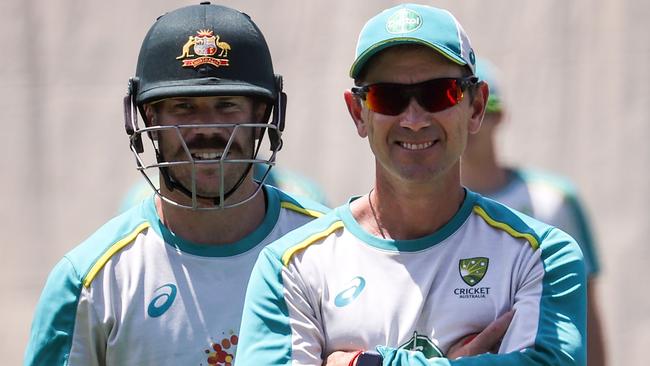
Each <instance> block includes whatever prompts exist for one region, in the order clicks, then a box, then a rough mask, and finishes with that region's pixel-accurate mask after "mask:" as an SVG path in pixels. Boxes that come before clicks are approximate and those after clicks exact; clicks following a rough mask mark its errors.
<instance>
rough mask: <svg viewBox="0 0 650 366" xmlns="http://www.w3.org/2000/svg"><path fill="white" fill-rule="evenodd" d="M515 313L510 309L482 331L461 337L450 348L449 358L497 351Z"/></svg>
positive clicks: (453, 358)
mask: <svg viewBox="0 0 650 366" xmlns="http://www.w3.org/2000/svg"><path fill="white" fill-rule="evenodd" d="M514 315H515V311H514V310H510V311H508V312H507V313H505V314H503V315H501V316H500V317H498V318H497V319H496V320H495V321H493V322H492V323H490V325H488V326H487V328H485V329H483V331H481V333H474V334H470V335H467V336H465V337H463V338H461V339H460V341H458V342H457V343H456V344H454V345H453V346H451V347H450V348H449V351H448V352H447V358H448V359H450V360H455V359H457V358H459V357H465V356H476V355H480V354H482V353H486V352H493V353H496V352H497V351H498V348H499V344H500V343H501V340H502V339H503V336H504V335H505V334H506V331H507V330H508V327H509V326H510V322H511V321H512V317H513V316H514Z"/></svg>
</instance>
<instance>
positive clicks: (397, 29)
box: [350, 4, 476, 79]
mask: <svg viewBox="0 0 650 366" xmlns="http://www.w3.org/2000/svg"><path fill="white" fill-rule="evenodd" d="M399 44H419V45H424V46H427V47H431V48H432V49H434V50H435V51H437V52H439V53H440V54H441V55H443V56H445V57H446V58H448V59H449V60H451V61H452V62H454V63H456V64H458V65H461V66H467V67H469V69H470V70H471V71H472V73H475V72H476V59H475V56H474V51H473V50H472V45H471V44H470V42H469V37H467V34H465V31H464V30H463V27H462V26H461V25H460V23H459V22H458V20H456V18H455V17H454V16H453V15H452V14H451V13H450V12H449V11H447V10H444V9H438V8H434V7H432V6H427V5H418V4H402V5H398V6H395V7H393V8H390V9H386V10H384V11H382V12H381V13H379V14H378V15H376V16H375V17H373V18H372V19H370V20H369V21H368V22H367V23H366V24H365V25H364V26H363V29H361V33H360V34H359V40H358V42H357V50H356V55H355V60H354V63H353V64H352V67H351V68H350V77H352V78H353V79H356V78H357V77H358V76H359V74H360V72H361V70H362V69H363V67H364V66H365V65H366V63H367V62H368V60H369V59H370V58H371V57H372V56H374V55H375V54H377V53H378V52H379V51H382V50H384V49H386V48H388V47H392V46H396V45H399Z"/></svg>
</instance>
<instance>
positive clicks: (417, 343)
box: [399, 332, 444, 359]
mask: <svg viewBox="0 0 650 366" xmlns="http://www.w3.org/2000/svg"><path fill="white" fill-rule="evenodd" d="M399 348H400V349H403V350H407V351H413V352H421V353H422V354H423V355H424V357H426V358H427V359H430V358H434V357H444V355H443V354H442V351H441V350H440V348H438V346H436V345H435V343H433V341H431V339H429V337H427V336H425V335H421V334H418V332H413V337H411V339H409V340H408V341H407V342H406V343H404V344H403V345H401V346H400V347H399Z"/></svg>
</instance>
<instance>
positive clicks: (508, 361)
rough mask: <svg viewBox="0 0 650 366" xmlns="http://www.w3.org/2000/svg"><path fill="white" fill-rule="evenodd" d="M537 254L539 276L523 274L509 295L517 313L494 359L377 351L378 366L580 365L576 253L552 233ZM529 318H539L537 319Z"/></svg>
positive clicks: (581, 316) (581, 306) (582, 347)
mask: <svg viewBox="0 0 650 366" xmlns="http://www.w3.org/2000/svg"><path fill="white" fill-rule="evenodd" d="M540 250H541V263H542V265H543V272H542V273H541V275H540V274H539V273H538V272H537V271H535V270H531V271H527V273H528V274H527V275H526V278H523V281H522V282H521V283H522V286H521V287H520V288H519V289H518V291H517V293H516V294H515V302H514V308H515V309H516V310H517V312H516V313H515V317H514V318H513V320H512V323H511V324H510V327H509V328H508V332H507V333H506V336H505V337H504V341H503V343H502V345H501V348H500V350H499V353H498V354H482V355H478V356H472V357H465V358H460V359H457V360H449V359H446V358H433V359H429V360H427V359H426V358H425V357H424V356H423V354H422V353H420V352H413V351H408V350H403V349H395V348H392V347H383V346H379V347H377V350H378V351H379V352H380V353H381V354H382V355H383V356H384V366H406V365H409V366H440V365H449V366H456V365H458V366H474V365H482V366H490V365H506V366H509V365H512V366H515V365H517V366H521V365H581V366H582V365H586V342H585V340H586V313H587V310H586V303H587V298H586V277H585V270H584V264H583V262H582V257H581V253H580V250H579V249H578V247H577V244H576V243H575V241H573V240H572V239H571V237H569V236H568V235H566V234H565V233H563V232H562V231H560V230H557V229H553V230H551V231H550V232H549V234H548V236H547V237H545V238H544V241H543V243H542V246H541V248H540ZM533 269H534V266H533ZM536 284H537V285H541V286H536ZM536 287H541V293H540V292H539V291H535V290H534V288H536ZM535 297H537V298H538V300H535ZM531 306H538V307H539V311H532V310H533V309H531ZM529 314H539V315H538V319H530V318H529V317H528V315H529ZM535 325H536V326H535ZM528 339H530V342H528V341H527V340H528Z"/></svg>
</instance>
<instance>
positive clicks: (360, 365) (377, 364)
mask: <svg viewBox="0 0 650 366" xmlns="http://www.w3.org/2000/svg"><path fill="white" fill-rule="evenodd" d="M383 363H384V357H383V356H382V355H380V354H379V353H378V352H375V351H365V352H361V354H360V355H358V359H357V366H382V364H383Z"/></svg>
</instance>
